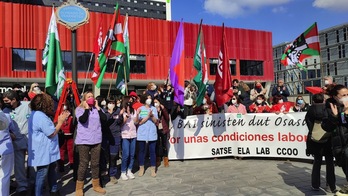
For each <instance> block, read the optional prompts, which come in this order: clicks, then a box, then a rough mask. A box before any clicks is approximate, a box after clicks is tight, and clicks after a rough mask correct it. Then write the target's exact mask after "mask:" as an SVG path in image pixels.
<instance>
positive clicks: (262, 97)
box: [256, 94, 266, 101]
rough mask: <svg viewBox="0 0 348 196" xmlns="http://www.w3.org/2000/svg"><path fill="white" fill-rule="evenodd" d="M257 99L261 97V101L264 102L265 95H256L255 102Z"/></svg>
mask: <svg viewBox="0 0 348 196" xmlns="http://www.w3.org/2000/svg"><path fill="white" fill-rule="evenodd" d="M259 97H261V99H263V100H265V101H266V97H265V95H263V94H259V95H257V97H256V100H257V98H259Z"/></svg>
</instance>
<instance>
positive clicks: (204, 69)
mask: <svg viewBox="0 0 348 196" xmlns="http://www.w3.org/2000/svg"><path fill="white" fill-rule="evenodd" d="M193 66H194V67H195V68H196V70H197V72H198V73H197V75H196V76H195V77H194V78H193V81H194V82H195V84H196V86H197V87H198V95H197V99H196V104H197V106H200V105H201V104H202V102H203V99H204V96H205V93H206V91H207V83H208V66H207V57H206V53H205V46H204V39H203V30H202V23H201V24H200V25H199V32H198V37H197V43H196V52H195V56H194V59H193Z"/></svg>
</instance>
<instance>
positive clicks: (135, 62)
mask: <svg viewBox="0 0 348 196" xmlns="http://www.w3.org/2000/svg"><path fill="white" fill-rule="evenodd" d="M129 58H130V68H129V69H130V70H129V72H130V73H137V74H144V73H146V58H145V56H144V55H130V57H129Z"/></svg>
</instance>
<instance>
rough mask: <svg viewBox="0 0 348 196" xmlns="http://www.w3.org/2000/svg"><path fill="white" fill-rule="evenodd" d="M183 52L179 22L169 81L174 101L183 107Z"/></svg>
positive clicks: (182, 28)
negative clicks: (172, 89)
mask: <svg viewBox="0 0 348 196" xmlns="http://www.w3.org/2000/svg"><path fill="white" fill-rule="evenodd" d="M184 51H185V48H184V27H183V22H182V21H181V22H180V26H179V30H178V33H177V35H176V40H175V44H174V48H173V52H172V58H171V59H170V81H171V83H172V86H173V88H174V101H175V102H176V103H178V104H179V105H181V106H183V105H184V80H185V78H184V69H185V63H184Z"/></svg>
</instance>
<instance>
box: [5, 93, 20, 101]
mask: <svg viewBox="0 0 348 196" xmlns="http://www.w3.org/2000/svg"><path fill="white" fill-rule="evenodd" d="M5 97H6V98H8V99H10V100H12V99H16V100H17V101H20V99H19V96H18V93H17V92H16V91H14V90H8V91H6V92H4V94H3V98H5Z"/></svg>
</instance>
